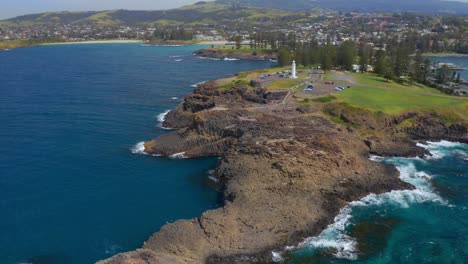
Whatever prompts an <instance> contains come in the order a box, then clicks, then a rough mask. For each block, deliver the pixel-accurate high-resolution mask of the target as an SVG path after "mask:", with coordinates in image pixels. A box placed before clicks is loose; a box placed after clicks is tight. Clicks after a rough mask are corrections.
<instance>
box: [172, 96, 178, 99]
mask: <svg viewBox="0 0 468 264" xmlns="http://www.w3.org/2000/svg"><path fill="white" fill-rule="evenodd" d="M171 99H172V100H177V99H179V97H176V96H174V97H172V98H171Z"/></svg>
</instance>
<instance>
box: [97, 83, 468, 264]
mask: <svg viewBox="0 0 468 264" xmlns="http://www.w3.org/2000/svg"><path fill="white" fill-rule="evenodd" d="M262 98H263V99H262ZM265 98H269V95H268V94H254V93H251V92H249V91H247V90H243V89H242V88H241V87H233V88H230V89H229V90H227V91H225V92H221V91H219V90H218V89H217V87H216V85H215V84H214V83H213V82H208V83H205V84H202V85H199V86H198V87H197V88H196V89H195V91H194V93H193V94H189V95H187V96H186V97H185V100H184V101H183V102H182V103H181V104H180V105H179V106H178V107H177V108H176V109H174V110H172V111H171V112H170V113H168V114H167V117H166V120H165V121H164V127H171V128H173V129H175V130H174V131H173V132H171V133H168V134H165V135H162V136H160V137H159V138H156V139H154V140H152V141H149V142H146V143H144V148H145V152H146V153H149V154H151V155H156V156H172V155H174V154H176V153H184V155H185V157H188V158H196V157H202V156H219V157H222V158H221V161H220V163H219V166H218V167H217V168H216V170H215V173H214V177H215V178H216V179H217V180H218V181H219V182H220V183H221V184H222V185H223V186H224V201H225V203H224V204H225V205H224V207H222V208H219V209H215V210H211V211H207V212H205V213H204V214H203V215H202V216H200V217H199V218H195V219H192V220H179V221H177V222H175V223H173V224H168V225H165V226H163V227H162V228H161V230H160V231H158V232H157V233H155V234H154V235H153V236H151V238H150V239H149V240H148V241H146V242H145V243H144V245H143V248H141V249H138V250H136V251H132V252H127V253H121V254H119V255H116V256H114V257H112V258H110V259H107V260H104V261H102V262H100V263H122V262H124V260H125V261H130V260H133V261H137V260H140V259H147V260H148V259H149V260H151V261H150V262H154V263H160V262H164V261H166V262H170V263H202V262H205V263H222V262H228V263H233V262H237V261H239V260H241V259H245V258H247V259H249V260H251V261H271V260H272V258H273V257H274V256H272V252H273V251H277V250H280V249H282V248H284V246H289V245H294V244H297V243H300V242H302V241H304V239H306V238H308V237H312V236H316V235H318V234H319V233H321V232H322V231H323V230H324V229H325V228H326V227H327V226H328V225H329V224H331V223H333V219H334V218H335V216H336V215H337V214H338V213H339V212H340V210H341V209H342V208H344V207H346V206H347V205H348V204H349V203H351V202H353V201H357V200H360V199H362V198H363V197H366V196H367V195H369V194H371V193H374V194H380V193H386V192H390V191H393V190H405V189H412V188H414V187H412V186H411V185H409V184H408V183H405V182H403V181H401V180H400V179H399V177H398V175H399V173H398V171H397V170H396V168H395V167H394V166H391V165H384V164H378V163H375V162H373V161H370V160H368V158H369V156H370V155H380V156H402V157H414V156H423V155H426V154H428V153H427V151H426V150H424V149H422V148H420V147H418V146H417V145H416V143H415V142H414V140H418V141H424V140H434V139H444V138H450V139H456V138H457V137H460V138H462V140H465V141H466V140H467V139H466V138H463V137H466V134H463V133H465V132H463V131H465V130H466V127H465V128H464V129H465V130H463V129H462V134H459V131H457V130H456V129H458V128H449V127H445V128H443V129H438V128H437V126H439V125H440V124H435V121H434V120H432V118H431V117H430V116H424V115H422V116H418V117H415V116H414V115H413V116H404V115H402V116H401V117H395V118H394V119H392V118H391V117H388V118H387V119H386V120H385V121H384V122H383V123H379V124H377V125H378V129H379V130H382V131H386V133H388V134H389V136H381V137H380V138H376V139H370V140H369V139H367V140H365V139H364V138H362V137H361V136H360V132H359V131H356V130H355V129H352V128H349V127H348V128H346V127H342V126H341V125H336V124H333V123H332V122H330V121H329V118H328V117H326V116H323V115H322V114H319V112H312V113H309V112H308V110H306V109H301V108H300V105H297V104H294V102H292V101H291V102H288V103H290V106H284V107H283V106H280V105H278V106H277V107H276V108H274V109H271V108H270V107H268V106H266V105H268V104H272V103H273V104H274V103H275V102H274V101H275V100H274V99H271V98H270V99H265ZM286 105H287V104H286ZM215 106H216V107H215ZM228 109H229V110H228ZM311 114H312V115H311ZM334 114H336V115H338V116H343V115H344V114H345V113H340V112H339V111H337V112H336V113H334ZM355 114H356V116H347V117H346V118H347V119H351V120H353V119H358V118H359V119H361V120H360V121H356V122H361V123H359V126H364V127H369V126H375V124H373V123H375V122H376V120H362V118H361V117H362V116H363V114H366V113H355ZM306 116H307V118H306ZM364 116H365V115H364ZM408 118H411V119H413V118H415V119H416V120H417V122H415V123H416V125H417V126H416V127H415V129H414V130H408V131H406V132H405V135H403V136H402V135H399V137H398V139H395V138H394V136H395V135H397V134H401V132H400V131H397V130H396V129H398V128H397V127H398V125H399V124H400V123H402V122H404V121H405V120H406V119H408ZM391 120H393V121H391ZM379 122H380V121H379ZM278 123H280V124H281V126H280V127H278V126H277V124H278ZM423 123H424V124H426V126H427V127H424V128H422V127H419V124H423ZM369 124H373V125H369ZM301 131H308V132H307V133H303V132H301ZM447 131H449V133H448V134H447ZM327 153H328V154H327ZM350 172H351V173H350ZM377 175H378V176H377ZM384 175H385V176H384ZM315 178H317V179H318V178H320V180H319V181H318V182H316V181H315V180H313V179H315ZM344 183H345V184H344ZM291 216H294V217H293V218H291ZM253 233H255V234H256V235H255V236H251V235H249V234H253ZM194 245H197V248H196V249H195V248H194ZM215 245H216V246H215ZM173 252H178V253H177V254H174V253H173Z"/></svg>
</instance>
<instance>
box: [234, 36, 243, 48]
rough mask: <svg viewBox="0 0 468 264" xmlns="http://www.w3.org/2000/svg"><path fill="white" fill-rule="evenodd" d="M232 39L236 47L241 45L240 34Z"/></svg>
mask: <svg viewBox="0 0 468 264" xmlns="http://www.w3.org/2000/svg"><path fill="white" fill-rule="evenodd" d="M234 41H235V42H236V49H240V48H241V45H242V36H236V38H235V39H234Z"/></svg>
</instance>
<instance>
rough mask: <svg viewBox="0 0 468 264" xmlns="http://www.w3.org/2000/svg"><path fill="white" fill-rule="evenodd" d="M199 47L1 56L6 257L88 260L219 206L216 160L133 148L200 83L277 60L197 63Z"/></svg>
mask: <svg viewBox="0 0 468 264" xmlns="http://www.w3.org/2000/svg"><path fill="white" fill-rule="evenodd" d="M197 48H200V47H199V46H187V47H145V46H143V45H141V44H138V43H131V44H92V45H60V46H43V47H32V48H23V49H16V50H10V51H4V52H0V146H1V147H0V263H5V264H9V263H12V264H13V263H22V262H28V263H91V262H94V261H97V260H99V259H103V258H106V257H108V256H111V255H113V254H116V253H118V252H123V251H128V250H132V249H135V248H137V247H139V246H141V244H142V243H143V241H145V240H146V239H147V238H148V237H149V236H150V235H151V234H152V233H154V232H155V231H157V230H158V229H159V228H160V227H161V226H162V225H163V224H165V223H166V222H171V221H175V220H177V219H181V218H191V217H195V216H198V215H200V213H201V212H203V211H205V210H207V209H210V208H215V207H218V206H220V199H219V195H220V194H219V193H218V192H217V191H216V190H215V189H214V188H212V187H211V186H209V185H210V184H209V181H208V180H207V175H206V172H207V171H208V170H209V169H211V168H213V167H214V166H216V163H217V159H216V158H203V159H195V160H174V159H167V158H155V157H150V156H144V155H136V154H133V153H132V152H131V149H132V147H133V146H134V145H135V144H136V143H137V142H140V141H144V140H149V139H152V138H154V137H156V136H158V135H160V134H162V133H166V131H164V130H162V129H161V128H160V127H159V121H158V120H157V119H158V118H157V116H158V114H160V113H163V112H165V111H166V110H168V109H172V108H174V107H175V106H176V105H177V104H178V103H179V101H180V99H181V98H183V96H184V95H185V94H187V93H189V92H191V91H192V89H193V88H192V87H191V85H192V84H194V83H197V82H201V81H205V80H210V79H214V78H219V77H222V76H224V75H228V74H233V73H236V72H239V71H245V70H251V69H256V68H265V67H269V66H270V62H260V61H257V62H252V61H214V60H203V59H197V58H194V57H193V56H191V52H192V51H193V50H195V49H197Z"/></svg>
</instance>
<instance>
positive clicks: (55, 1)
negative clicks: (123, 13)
mask: <svg viewBox="0 0 468 264" xmlns="http://www.w3.org/2000/svg"><path fill="white" fill-rule="evenodd" d="M198 1H200V0H0V19H6V18H12V17H15V16H20V15H26V14H34V13H42V12H51V11H100V10H111V9H131V10H157V9H168V8H175V7H180V6H183V5H188V4H193V3H195V2H198Z"/></svg>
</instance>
